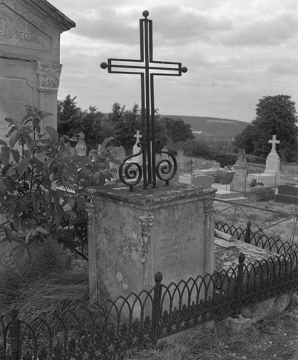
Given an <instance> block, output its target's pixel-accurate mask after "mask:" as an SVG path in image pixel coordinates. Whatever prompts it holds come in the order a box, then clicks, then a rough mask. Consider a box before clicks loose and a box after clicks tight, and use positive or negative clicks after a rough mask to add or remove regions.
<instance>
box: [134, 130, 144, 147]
mask: <svg viewBox="0 0 298 360" xmlns="http://www.w3.org/2000/svg"><path fill="white" fill-rule="evenodd" d="M134 137H135V138H136V139H137V140H136V145H138V143H139V142H140V140H141V138H142V135H141V134H140V131H139V130H138V131H137V133H136V135H134Z"/></svg>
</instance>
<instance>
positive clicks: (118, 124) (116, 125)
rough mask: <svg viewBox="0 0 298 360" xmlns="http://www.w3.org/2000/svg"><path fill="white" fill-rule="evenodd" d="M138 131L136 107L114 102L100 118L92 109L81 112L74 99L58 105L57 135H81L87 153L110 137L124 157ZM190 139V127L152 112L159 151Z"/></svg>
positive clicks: (138, 109) (67, 98)
mask: <svg viewBox="0 0 298 360" xmlns="http://www.w3.org/2000/svg"><path fill="white" fill-rule="evenodd" d="M141 129H142V120H141V109H140V107H139V105H138V104H134V106H133V107H132V109H130V110H128V109H126V107H125V106H121V105H120V104H119V103H117V102H116V103H114V104H113V105H112V109H111V111H110V112H109V113H108V114H103V113H102V112H100V111H98V110H97V109H96V107H94V106H90V107H89V109H88V110H85V111H83V110H82V109H81V108H79V107H78V106H77V105H76V97H71V96H70V95H67V96H66V98H65V99H64V100H63V101H61V100H59V101H58V122H57V131H58V133H59V135H61V136H62V135H67V136H68V137H70V138H73V137H75V136H76V134H78V133H80V132H83V133H84V135H85V142H86V145H87V148H88V150H91V149H96V148H97V145H98V144H101V143H102V142H103V141H104V139H105V138H107V137H110V136H113V137H114V141H113V145H114V146H123V147H124V149H125V151H126V153H127V154H130V153H131V152H132V148H133V145H134V144H135V142H136V139H135V138H134V135H135V134H136V132H137V130H140V131H141ZM191 139H194V136H193V134H192V130H191V127H190V125H188V124H185V123H184V122H183V121H182V120H181V119H172V118H169V117H161V116H160V115H159V114H158V112H157V111H156V112H155V140H156V142H157V143H158V145H159V147H160V148H163V147H165V146H170V147H171V146H172V147H173V146H174V147H175V145H176V144H179V143H184V142H185V141H187V140H191Z"/></svg>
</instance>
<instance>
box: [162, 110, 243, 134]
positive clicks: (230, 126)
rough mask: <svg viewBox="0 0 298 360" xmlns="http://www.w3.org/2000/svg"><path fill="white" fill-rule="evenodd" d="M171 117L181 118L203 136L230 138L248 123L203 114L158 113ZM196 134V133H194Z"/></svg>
mask: <svg viewBox="0 0 298 360" xmlns="http://www.w3.org/2000/svg"><path fill="white" fill-rule="evenodd" d="M160 116H161V117H169V118H172V119H181V120H183V121H184V122H185V123H186V124H189V125H190V126H191V129H192V131H193V132H195V131H198V132H200V131H201V132H202V134H203V135H205V136H213V137H221V138H226V139H232V138H234V137H235V136H236V135H238V134H240V133H241V132H242V130H243V129H244V128H246V126H247V125H249V123H247V122H244V121H238V120H230V119H220V118H212V117H203V116H184V115H181V116H178V115H160ZM194 135H196V134H194Z"/></svg>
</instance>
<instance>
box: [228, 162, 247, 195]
mask: <svg viewBox="0 0 298 360" xmlns="http://www.w3.org/2000/svg"><path fill="white" fill-rule="evenodd" d="M234 169H235V174H234V177H233V181H232V183H231V186H230V190H231V191H239V192H243V193H245V191H246V176H247V166H246V165H234Z"/></svg>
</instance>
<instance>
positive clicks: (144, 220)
mask: <svg viewBox="0 0 298 360" xmlns="http://www.w3.org/2000/svg"><path fill="white" fill-rule="evenodd" d="M139 221H140V224H141V236H142V263H143V264H144V263H145V261H146V258H147V253H148V249H149V246H150V242H151V229H152V226H153V222H154V216H153V215H146V216H140V217H139Z"/></svg>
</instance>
